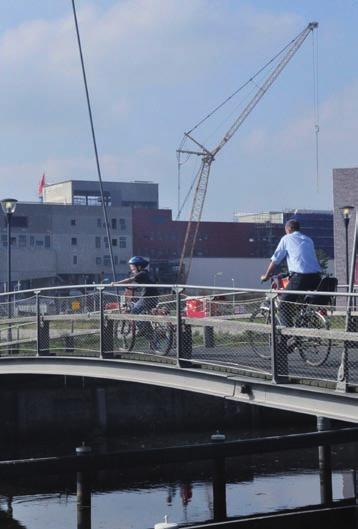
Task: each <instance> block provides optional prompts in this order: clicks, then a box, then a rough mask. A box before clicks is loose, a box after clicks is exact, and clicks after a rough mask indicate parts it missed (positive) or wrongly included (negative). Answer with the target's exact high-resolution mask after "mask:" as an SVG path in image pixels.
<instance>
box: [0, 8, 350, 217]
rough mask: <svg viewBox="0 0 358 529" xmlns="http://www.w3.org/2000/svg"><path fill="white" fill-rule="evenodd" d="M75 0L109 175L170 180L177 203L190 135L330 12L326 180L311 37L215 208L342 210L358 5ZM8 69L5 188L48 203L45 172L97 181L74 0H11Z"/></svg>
mask: <svg viewBox="0 0 358 529" xmlns="http://www.w3.org/2000/svg"><path fill="white" fill-rule="evenodd" d="M76 5H77V10H78V16H79V22H80V30H81V36H82V44H83V49H84V55H85V62H86V66H87V73H88V82H89V87H90V94H91V99H92V104H93V112H94V120H95V127H96V134H97V140H98V147H99V153H100V160H101V166H102V173H103V178H104V179H105V180H121V181H128V180H152V181H155V182H158V183H159V184H160V204H161V206H162V207H169V208H172V209H173V210H174V212H175V213H176V210H177V163H176V149H177V147H178V145H179V142H180V140H181V138H182V134H183V132H184V131H186V130H188V129H190V128H191V127H192V126H193V125H194V124H195V123H196V122H197V121H199V119H200V118H201V117H202V116H203V115H205V114H206V113H207V112H209V111H210V110H211V109H212V108H213V107H215V106H216V105H217V104H218V103H220V102H221V101H222V100H223V99H224V98H225V97H226V96H228V95H229V94H230V93H232V92H233V91H234V90H235V89H236V88H237V87H238V86H240V85H241V84H242V83H243V82H244V81H246V80H247V78H248V77H249V76H251V75H252V74H253V73H255V72H256V71H257V70H258V69H259V68H260V67H261V66H262V65H263V64H264V63H265V62H266V61H267V60H268V59H270V58H271V57H272V56H273V55H274V54H275V53H276V52H277V51H278V50H280V49H281V48H282V47H283V46H284V45H285V44H286V43H287V42H289V41H290V40H291V39H292V38H293V37H294V36H296V35H297V34H298V33H299V32H300V31H301V30H302V29H303V28H304V27H305V26H306V25H307V23H308V22H309V21H312V20H317V21H318V22H319V25H320V26H319V30H318V38H317V41H318V54H319V77H318V80H319V102H320V107H319V111H320V133H319V166H320V170H319V175H320V177H319V187H318V189H317V185H316V170H315V143H314V120H313V74H312V71H313V69H312V38H311V36H309V37H308V38H307V40H306V42H305V43H304V44H303V46H302V47H301V49H300V50H299V51H298V53H297V54H296V55H295V57H294V58H293V59H292V61H291V62H290V63H289V64H288V66H287V67H286V69H285V70H284V72H283V73H282V74H281V75H280V77H279V78H278V80H277V81H276V82H275V84H274V85H273V86H272V88H271V89H270V91H269V93H268V94H267V95H266V96H265V97H264V98H263V99H262V101H261V102H260V103H259V105H258V106H257V108H256V109H255V110H254V111H253V112H252V114H251V115H250V116H249V117H248V119H247V120H246V121H245V123H244V124H243V125H242V127H241V128H240V129H239V130H238V132H237V133H236V135H235V136H234V137H233V138H232V140H231V141H230V143H229V144H228V145H226V146H225V147H224V149H223V150H222V151H221V153H220V155H219V156H218V157H217V159H216V160H215V162H214V163H213V166H212V172H211V175H210V182H209V188H208V194H207V200H206V203H205V209H204V218H206V219H208V220H231V218H232V215H233V212H234V211H236V210H239V211H243V212H253V211H263V210H269V209H270V210H273V209H281V208H299V209H300V208H321V209H327V208H331V207H332V176H331V175H332V169H333V168H334V167H353V166H356V165H357V141H358V140H357V138H358V70H357V60H356V55H357V52H356V50H357V47H358V37H357V31H356V27H357V19H358V0H341V1H338V0H337V1H336V0H311V1H305V0H252V1H241V0H128V1H127V0H92V1H89V0H76ZM0 79H1V82H0V113H1V126H0V153H1V156H0V181H1V184H2V186H1V187H2V190H1V193H2V195H3V196H5V195H11V196H15V197H16V198H18V199H20V200H37V196H36V191H37V185H38V182H39V180H40V178H41V175H42V173H43V172H46V178H47V181H48V182H57V181H60V180H65V179H69V178H79V179H95V178H96V166H95V162H94V156H93V148H92V143H91V136H90V129H89V122H88V115H87V109H86V104H85V97H84V90H83V83H82V77H81V70H80V63H79V56H78V49H77V43H76V36H75V30H74V24H73V17H72V7H71V1H70V0H66V1H65V0H47V1H45V0H31V2H29V1H28V0H16V1H15V2H14V1H13V0H11V1H10V0H3V3H2V16H1V21H0ZM251 88H252V87H251ZM246 96H247V94H246ZM240 97H241V96H240ZM240 97H239V98H238V100H235V105H236V103H237V102H238V101H240ZM235 112H236V113H235ZM239 112H240V107H237V108H236V107H235V106H234V107H233V106H231V107H230V106H229V108H228V109H225V111H224V112H223V114H221V115H219V116H218V118H217V121H215V120H213V122H208V123H206V124H205V126H204V127H203V129H202V130H200V131H198V138H200V139H201V140H203V141H208V142H209V144H215V143H216V141H219V140H220V135H223V133H224V132H225V127H226V128H228V127H229V126H230V125H231V123H232V121H233V120H234V119H235V117H236V115H237V114H238V113H239ZM227 115H229V119H227V120H226V121H225V123H224V126H222V127H220V128H218V129H217V128H216V127H217V125H218V123H219V124H220V123H222V121H223V118H224V117H225V116H226V117H227ZM194 169H195V160H193V161H191V160H190V161H189V162H188V163H187V164H186V165H185V166H183V170H182V196H183V195H184V194H185V191H186V189H188V187H189V186H190V184H191V182H192V179H193V174H194V173H193V171H194ZM188 204H190V201H189V202H188ZM187 214H188V211H187V209H186V210H184V217H183V218H185V216H186V215H187Z"/></svg>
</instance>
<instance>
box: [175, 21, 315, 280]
mask: <svg viewBox="0 0 358 529" xmlns="http://www.w3.org/2000/svg"><path fill="white" fill-rule="evenodd" d="M317 27H318V22H310V23H309V24H308V25H307V26H306V27H305V29H304V30H303V31H302V32H301V33H300V34H299V35H298V36H297V37H296V38H295V39H293V41H291V43H290V44H289V45H288V46H286V49H287V51H286V53H285V55H284V56H283V58H282V59H281V60H280V62H279V63H278V64H277V66H276V67H275V68H274V70H273V71H272V72H271V73H270V74H269V75H268V77H267V78H266V79H265V81H264V82H263V84H262V85H261V86H259V88H258V90H257V92H256V93H255V94H254V96H253V97H252V98H251V100H250V101H249V102H248V104H247V105H246V106H245V108H244V109H243V111H242V112H241V114H240V115H239V116H238V118H237V119H236V120H235V121H234V123H233V124H232V125H231V127H230V128H229V129H228V130H227V132H226V133H225V135H224V136H223V138H222V140H221V141H220V142H219V143H218V144H217V146H216V147H214V148H213V149H212V150H211V151H209V150H208V149H207V148H206V147H205V146H203V145H202V144H200V143H199V142H198V141H197V140H196V139H195V138H193V137H192V135H191V131H192V130H193V129H191V131H190V133H185V137H187V138H189V139H190V140H191V141H192V142H193V143H194V144H196V145H197V146H198V147H200V149H202V153H200V155H201V156H202V164H201V166H200V169H199V171H198V173H197V175H196V182H197V183H196V188H195V193H194V198H193V204H192V208H191V213H190V217H189V221H188V225H187V229H186V233H185V238H184V244H183V249H182V253H181V257H180V263H179V272H178V281H179V282H181V283H186V280H187V278H188V276H189V272H190V270H191V262H192V258H193V254H194V248H195V243H196V239H197V235H198V230H199V224H200V221H201V215H202V211H203V207H204V201H205V197H206V192H207V187H208V180H209V173H210V168H211V164H212V162H213V161H214V159H215V156H216V155H217V154H218V153H219V151H220V150H221V149H222V148H223V147H224V145H226V143H227V142H228V141H229V140H230V139H231V138H232V137H233V135H234V134H235V133H236V131H237V130H238V128H239V127H240V126H241V125H242V123H243V122H244V121H245V120H246V118H247V117H248V116H249V115H250V113H251V112H252V110H253V109H254V108H255V107H256V105H257V104H258V103H259V101H260V100H261V99H262V97H263V96H264V95H265V93H266V92H267V91H268V89H269V88H270V87H271V86H272V84H273V83H274V81H275V80H276V79H277V77H278V76H279V75H280V73H281V72H282V70H283V69H284V68H285V67H286V65H287V64H288V63H289V61H290V60H291V59H292V57H293V56H294V55H295V53H296V52H297V51H298V50H299V48H300V47H301V46H302V44H303V42H304V41H305V40H306V38H307V36H308V35H309V34H310V33H311V32H312V31H313V30H314V29H316V28H317ZM219 107H220V105H219ZM219 107H217V108H219ZM194 128H195V127H194Z"/></svg>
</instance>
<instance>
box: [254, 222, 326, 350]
mask: <svg viewBox="0 0 358 529" xmlns="http://www.w3.org/2000/svg"><path fill="white" fill-rule="evenodd" d="M285 232H286V235H284V236H283V237H282V239H281V240H280V242H279V244H278V246H277V248H276V250H275V252H274V254H273V256H272V257H271V263H270V264H269V266H268V268H267V270H266V273H265V274H264V275H262V276H261V281H267V280H268V279H269V278H270V277H271V276H272V275H273V273H274V270H275V268H276V266H278V265H279V264H280V263H281V262H282V261H283V260H284V259H286V260H287V267H288V271H289V277H290V280H289V282H288V285H287V286H286V288H285V290H315V289H316V288H317V287H318V285H319V282H320V279H321V267H320V265H319V262H318V259H317V256H316V251H315V247H314V244H313V241H312V239H310V237H307V235H304V234H303V233H301V232H300V224H299V222H298V221H297V220H296V219H290V220H288V221H287V222H286V224H285ZM298 298H299V294H290V293H288V292H287V293H286V292H285V293H283V294H280V300H281V303H280V309H279V311H280V321H281V323H282V325H285V326H288V327H290V326H292V311H290V306H289V304H287V303H285V302H295V301H297V299H298ZM290 312H291V313H290ZM287 345H292V344H289V343H287Z"/></svg>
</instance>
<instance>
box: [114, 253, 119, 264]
mask: <svg viewBox="0 0 358 529" xmlns="http://www.w3.org/2000/svg"><path fill="white" fill-rule="evenodd" d="M114 264H115V265H117V264H118V255H115V256H114Z"/></svg>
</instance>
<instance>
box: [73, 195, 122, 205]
mask: <svg viewBox="0 0 358 529" xmlns="http://www.w3.org/2000/svg"><path fill="white" fill-rule="evenodd" d="M103 198H104V203H105V205H106V206H111V205H112V197H111V195H110V194H109V193H104V197H103ZM73 204H74V205H77V206H101V205H102V198H101V196H100V195H99V194H98V195H97V194H95V193H92V194H89V195H88V194H86V193H83V194H80V193H78V194H77V195H73Z"/></svg>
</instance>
